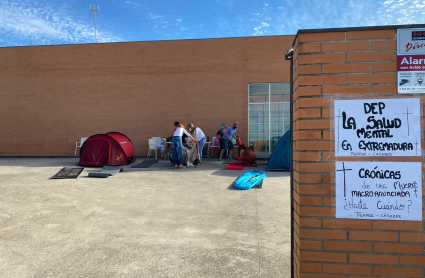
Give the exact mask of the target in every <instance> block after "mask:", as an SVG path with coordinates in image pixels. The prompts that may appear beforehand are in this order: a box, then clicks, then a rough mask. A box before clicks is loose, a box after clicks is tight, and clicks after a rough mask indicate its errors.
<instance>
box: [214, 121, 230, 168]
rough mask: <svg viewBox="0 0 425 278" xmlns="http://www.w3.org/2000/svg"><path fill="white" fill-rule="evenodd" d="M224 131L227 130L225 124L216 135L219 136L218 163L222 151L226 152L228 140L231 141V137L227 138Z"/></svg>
mask: <svg viewBox="0 0 425 278" xmlns="http://www.w3.org/2000/svg"><path fill="white" fill-rule="evenodd" d="M226 130H227V125H226V124H225V123H222V124H221V129H220V130H219V131H217V135H218V136H219V139H220V151H219V156H218V160H219V161H221V157H222V156H223V154H224V151H225V150H227V147H228V145H229V143H228V141H229V139H231V137H229V135H228V134H227V131H226ZM232 145H233V144H232Z"/></svg>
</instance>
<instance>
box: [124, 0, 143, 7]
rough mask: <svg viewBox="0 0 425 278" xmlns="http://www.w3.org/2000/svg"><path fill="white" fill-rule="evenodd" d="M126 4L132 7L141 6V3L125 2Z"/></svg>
mask: <svg viewBox="0 0 425 278" xmlns="http://www.w3.org/2000/svg"><path fill="white" fill-rule="evenodd" d="M125 3H126V4H127V5H130V6H133V7H139V6H140V4H139V3H137V2H133V1H125Z"/></svg>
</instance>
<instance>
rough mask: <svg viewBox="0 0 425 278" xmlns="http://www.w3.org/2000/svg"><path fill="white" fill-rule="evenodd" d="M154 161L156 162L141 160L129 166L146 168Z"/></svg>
mask: <svg viewBox="0 0 425 278" xmlns="http://www.w3.org/2000/svg"><path fill="white" fill-rule="evenodd" d="M155 163H156V160H146V161H143V162H142V163H140V164H137V165H133V166H131V168H148V167H150V166H152V165H153V164H155Z"/></svg>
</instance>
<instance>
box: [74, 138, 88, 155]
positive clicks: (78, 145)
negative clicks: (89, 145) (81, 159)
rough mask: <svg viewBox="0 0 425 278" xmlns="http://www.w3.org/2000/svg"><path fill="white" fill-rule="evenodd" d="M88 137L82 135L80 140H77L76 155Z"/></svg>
mask: <svg viewBox="0 0 425 278" xmlns="http://www.w3.org/2000/svg"><path fill="white" fill-rule="evenodd" d="M87 139H88V137H81V141H80V142H75V153H74V155H77V149H78V148H81V147H82V146H83V144H84V142H86V140H87Z"/></svg>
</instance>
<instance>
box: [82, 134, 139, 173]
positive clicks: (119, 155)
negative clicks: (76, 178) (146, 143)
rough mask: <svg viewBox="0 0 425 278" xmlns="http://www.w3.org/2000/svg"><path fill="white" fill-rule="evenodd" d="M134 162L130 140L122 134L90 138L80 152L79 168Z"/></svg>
mask: <svg viewBox="0 0 425 278" xmlns="http://www.w3.org/2000/svg"><path fill="white" fill-rule="evenodd" d="M134 161H136V156H135V154H134V146H133V143H131V140H130V139H129V138H128V137H127V136H125V135H124V134H122V133H119V132H108V133H106V134H96V135H93V136H90V137H89V138H88V139H87V140H86V141H85V142H84V144H83V146H82V147H81V150H80V162H79V163H78V165H81V166H120V165H127V164H131V163H133V162H134Z"/></svg>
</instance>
